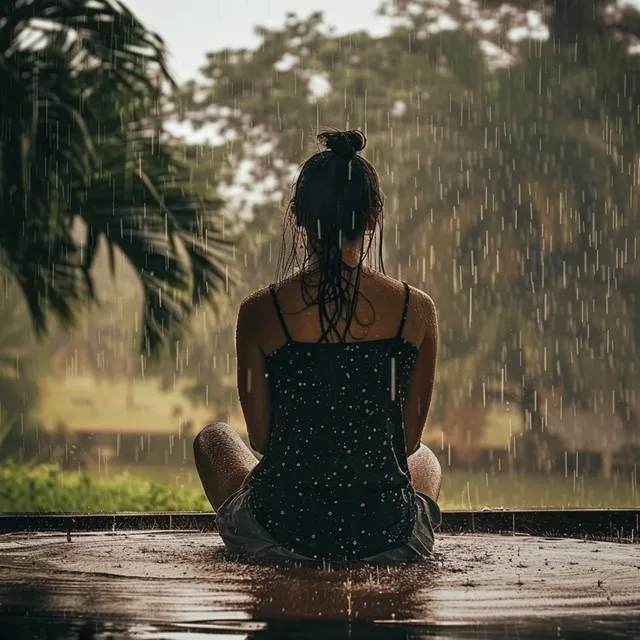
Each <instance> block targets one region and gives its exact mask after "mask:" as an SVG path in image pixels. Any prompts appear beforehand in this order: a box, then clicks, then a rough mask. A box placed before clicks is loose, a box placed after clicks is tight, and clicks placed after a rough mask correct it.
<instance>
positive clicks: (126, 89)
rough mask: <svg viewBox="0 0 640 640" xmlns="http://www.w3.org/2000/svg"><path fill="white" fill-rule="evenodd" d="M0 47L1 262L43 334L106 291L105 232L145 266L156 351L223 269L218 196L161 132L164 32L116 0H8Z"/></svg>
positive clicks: (110, 247)
mask: <svg viewBox="0 0 640 640" xmlns="http://www.w3.org/2000/svg"><path fill="white" fill-rule="evenodd" d="M0 55H1V56H2V61H3V62H2V65H0V121H1V133H0V207H1V215H0V263H2V265H4V266H5V268H7V269H8V270H9V271H10V272H11V274H12V276H13V278H14V279H15V281H16V282H17V283H18V285H19V287H20V289H21V291H22V294H23V295H24V298H25V300H26V302H27V305H28V308H29V313H30V316H31V319H32V322H33V326H34V329H35V331H36V333H37V335H39V336H41V335H43V334H45V333H46V332H47V331H48V329H49V316H50V315H53V316H54V317H55V318H57V319H58V320H59V321H61V322H62V324H63V325H64V326H72V325H73V324H74V322H75V320H76V317H77V314H78V312H80V311H81V310H82V309H84V308H86V306H87V304H88V303H92V302H95V301H97V300H98V295H97V291H96V287H95V283H94V277H93V274H92V266H93V264H94V260H95V255H96V252H97V249H98V246H99V243H100V241H101V240H103V241H104V243H105V246H106V250H107V252H108V254H109V256H110V262H111V265H112V271H113V266H114V265H115V262H116V256H117V255H118V254H121V255H123V256H124V257H125V259H126V260H127V261H128V262H129V264H131V266H132V267H133V268H134V270H135V272H136V274H137V275H138V278H139V281H140V283H141V285H142V289H143V294H144V308H143V322H142V326H143V328H142V330H141V331H140V340H139V343H140V345H141V348H142V349H143V351H144V353H145V354H146V355H149V356H155V355H157V354H158V353H159V350H160V348H161V346H162V345H163V344H166V343H168V342H171V341H172V340H175V339H176V338H177V336H178V335H179V334H180V332H181V330H182V329H183V328H184V326H185V323H186V322H187V320H188V317H189V315H190V313H191V311H192V310H193V308H194V307H196V306H198V305H200V304H202V303H204V302H209V303H211V302H212V300H213V296H214V294H216V293H217V292H220V291H223V290H225V289H226V286H227V283H228V275H227V264H225V261H226V249H227V245H228V243H226V242H224V241H223V240H222V238H221V236H220V232H219V229H218V218H217V214H216V211H217V209H219V207H220V201H219V200H218V199H217V198H213V197H211V196H210V194H206V195H205V197H202V196H200V195H197V194H195V193H194V192H192V190H191V189H190V185H189V178H190V172H189V168H188V166H187V165H186V164H185V163H184V162H182V161H180V160H179V159H178V155H177V153H176V148H175V144H174V143H172V141H171V140H170V139H169V138H168V137H167V136H166V135H165V134H164V133H163V132H162V127H161V124H162V117H163V116H164V115H165V114H164V111H163V110H164V109H165V108H166V106H167V101H166V99H165V93H166V91H165V88H166V86H167V85H173V81H172V79H171V77H170V75H169V74H168V72H167V68H166V63H165V52H164V44H163V42H162V41H161V39H160V38H158V37H157V36H156V35H155V34H153V33H151V32H149V31H148V30H147V29H146V28H145V27H144V25H142V24H141V23H140V22H139V21H138V20H137V19H136V18H135V16H134V15H133V14H132V13H131V12H130V11H128V10H127V9H126V7H125V6H124V5H122V4H121V3H120V2H115V1H112V0H97V1H96V0H66V1H65V2H60V1H59V0H38V1H37V2H36V1H35V0H7V1H6V2H4V3H2V6H0ZM78 233H81V234H82V235H83V237H84V240H83V241H80V240H79V239H78ZM231 275H232V274H231Z"/></svg>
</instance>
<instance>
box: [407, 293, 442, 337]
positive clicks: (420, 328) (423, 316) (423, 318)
mask: <svg viewBox="0 0 640 640" xmlns="http://www.w3.org/2000/svg"><path fill="white" fill-rule="evenodd" d="M409 295H410V304H409V310H410V311H409V318H408V322H410V323H411V325H412V326H413V331H414V335H415V336H416V337H417V342H418V344H420V345H423V344H424V345H427V344H428V345H430V347H431V348H435V349H437V344H438V312H437V310H436V305H435V303H434V302H433V300H432V298H431V296H430V295H429V294H428V293H426V292H425V291H422V290H421V289H418V288H416V287H411V286H410V287H409Z"/></svg>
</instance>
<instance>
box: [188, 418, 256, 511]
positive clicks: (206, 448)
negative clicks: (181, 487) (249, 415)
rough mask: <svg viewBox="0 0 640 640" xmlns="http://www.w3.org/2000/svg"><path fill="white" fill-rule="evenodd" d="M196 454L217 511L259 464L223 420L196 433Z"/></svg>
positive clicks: (204, 485)
mask: <svg viewBox="0 0 640 640" xmlns="http://www.w3.org/2000/svg"><path fill="white" fill-rule="evenodd" d="M193 453H194V456H195V460H196V469H197V470H198V475H199V476H200V481H201V482H202V486H203V488H204V492H205V493H206V494H207V498H209V502H210V503H211V506H212V507H213V508H214V509H215V510H216V511H217V510H218V509H219V508H220V505H221V504H222V503H223V502H224V501H225V500H226V499H227V498H228V497H229V496H230V495H231V494H232V493H234V492H235V491H237V490H238V489H239V488H240V487H241V486H242V483H243V482H244V481H245V480H246V479H247V476H248V475H249V473H250V472H251V471H252V469H253V468H254V467H255V466H256V465H257V464H258V460H257V459H256V457H255V456H254V455H253V453H252V452H251V450H250V449H249V447H247V445H246V444H245V443H244V442H243V441H242V438H241V437H240V436H239V435H238V434H237V433H236V432H235V431H234V430H233V429H232V428H231V427H230V426H229V425H228V424H224V423H222V422H215V423H213V424H209V425H207V426H206V427H205V428H204V429H203V430H202V431H201V432H200V433H199V434H198V435H197V436H196V439H195V440H194V442H193Z"/></svg>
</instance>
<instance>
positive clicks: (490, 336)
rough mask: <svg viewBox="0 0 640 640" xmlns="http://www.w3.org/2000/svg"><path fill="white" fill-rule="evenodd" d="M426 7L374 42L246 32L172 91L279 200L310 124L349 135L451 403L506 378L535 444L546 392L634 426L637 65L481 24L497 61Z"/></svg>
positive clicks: (613, 52)
mask: <svg viewBox="0 0 640 640" xmlns="http://www.w3.org/2000/svg"><path fill="white" fill-rule="evenodd" d="M413 4H414V5H415V4H416V3H413ZM434 4H438V5H440V6H441V5H442V3H433V2H428V1H427V0H425V2H423V3H421V6H422V8H423V10H420V11H416V10H415V7H413V8H412V9H411V11H410V12H407V14H406V15H404V18H405V22H404V23H400V24H398V25H397V26H396V27H395V28H394V29H393V30H392V32H391V33H390V34H389V35H388V36H384V37H382V38H373V37H371V36H370V35H368V34H366V33H354V34H349V35H347V36H342V37H338V36H335V35H334V34H332V32H331V31H330V30H328V29H327V28H326V25H325V24H324V23H323V21H322V18H321V16H319V15H314V16H311V18H309V19H308V20H306V21H305V20H299V19H297V18H295V16H290V17H289V18H288V19H287V22H286V23H285V25H284V27H283V28H282V29H279V30H267V29H261V30H260V31H259V32H260V34H261V35H262V37H263V43H262V45H261V46H260V47H259V48H258V49H257V50H255V51H244V50H243V51H223V52H219V53H215V54H210V55H209V57H208V63H207V66H206V67H205V68H204V73H205V75H207V76H208V80H209V81H208V83H207V85H206V86H204V87H196V85H194V84H192V85H190V86H188V87H186V88H185V91H184V93H183V96H182V97H183V100H184V102H185V105H186V110H187V114H188V115H190V117H192V119H194V120H195V121H196V122H198V123H202V122H204V121H206V119H207V118H208V117H209V116H207V115H206V114H208V113H216V114H219V115H220V117H221V119H222V123H223V126H224V127H226V129H229V130H231V131H233V132H234V139H235V140H236V141H240V142H234V143H231V144H233V145H235V146H234V148H235V150H236V153H237V155H238V157H240V158H251V159H253V160H255V165H254V171H255V174H256V178H257V179H264V177H265V175H269V174H274V175H275V179H276V181H278V180H279V179H281V178H282V180H283V183H282V190H283V191H284V181H285V180H289V179H290V177H289V174H287V172H288V171H290V167H291V166H292V165H295V164H296V163H297V162H298V161H300V160H301V159H302V158H303V156H304V155H306V152H307V148H308V146H309V145H308V142H307V141H308V138H309V136H308V134H307V132H309V131H311V130H312V129H313V127H314V126H315V125H316V124H317V123H329V124H333V125H337V126H361V127H362V128H363V129H365V130H366V132H367V134H368V137H369V146H368V148H367V150H366V153H367V154H368V157H370V158H372V159H373V161H374V162H375V163H376V165H377V166H378V168H379V169H380V172H381V175H382V179H383V187H384V190H385V193H386V195H387V204H386V209H385V217H386V221H387V222H386V225H387V228H389V226H391V234H389V235H388V236H387V240H389V239H391V243H388V245H387V247H388V249H387V255H386V259H387V260H386V261H387V265H389V264H390V265H392V267H391V269H390V271H391V272H392V274H393V275H398V276H400V277H403V278H404V279H407V280H409V281H410V282H412V283H413V284H417V285H422V286H423V287H424V288H426V289H427V290H428V291H430V293H432V295H433V296H434V298H435V300H436V303H437V305H438V307H439V309H440V317H441V329H442V337H443V347H442V353H441V355H442V360H443V364H444V366H443V367H442V369H441V370H442V376H441V377H442V379H443V380H446V379H449V380H450V384H451V385H456V386H457V388H458V389H459V390H460V392H464V393H465V394H467V387H468V384H472V385H475V386H476V388H477V386H478V385H481V384H482V379H483V378H485V379H486V378H487V377H496V378H497V379H498V380H500V379H503V378H504V379H505V382H506V383H509V382H517V383H519V384H520V385H521V386H522V388H523V393H522V396H523V398H524V401H523V412H524V414H525V418H526V422H527V424H528V425H529V427H530V430H531V431H532V432H534V433H538V432H540V431H541V430H542V429H543V428H544V421H543V413H542V412H541V411H540V404H539V402H538V399H539V398H540V396H541V392H542V391H543V390H545V389H546V388H548V387H549V386H556V388H559V387H560V386H562V392H563V394H565V395H566V400H567V402H569V403H570V402H576V403H578V404H582V405H584V406H588V407H589V408H590V409H592V410H594V411H595V410H602V407H603V402H604V398H611V397H613V398H614V401H613V402H614V405H615V407H616V410H617V411H619V412H620V414H621V415H622V416H623V417H624V418H625V419H626V420H627V421H628V424H633V422H634V420H633V415H632V411H631V408H630V403H629V402H628V399H629V398H630V396H631V394H632V392H633V389H634V388H635V386H636V380H637V374H638V371H637V364H636V359H635V353H636V349H637V347H636V344H638V343H637V341H632V340H629V341H628V342H627V341H626V338H627V337H628V336H630V334H631V333H632V332H633V327H634V324H635V326H640V322H636V321H635V320H634V319H633V316H632V315H631V314H632V313H635V312H634V307H633V304H632V302H633V299H632V296H631V295H630V296H629V297H625V294H624V290H623V283H624V282H630V283H632V282H633V281H632V280H631V279H630V276H629V277H627V276H626V275H625V274H626V273H627V272H629V273H631V272H632V271H633V269H635V268H636V266H635V265H636V260H637V254H634V253H633V251H631V247H630V244H629V238H632V237H633V234H634V233H637V229H638V226H637V224H638V209H637V203H636V202H635V198H636V191H635V190H636V186H635V184H634V180H635V178H634V176H635V175H636V173H635V172H636V169H634V168H633V167H634V165H633V162H634V157H635V156H634V155H633V153H634V152H633V148H634V147H633V146H629V145H630V144H631V143H630V137H631V138H632V136H633V135H635V134H632V135H631V136H629V135H627V134H626V132H624V131H623V129H622V128H621V124H620V122H621V121H620V118H621V117H622V115H621V111H613V109H617V110H621V109H622V110H627V112H628V110H629V108H630V107H629V104H628V103H626V102H624V101H614V100H613V96H614V95H615V94H614V88H618V89H619V95H621V96H629V95H630V93H629V92H630V91H631V85H628V86H627V92H626V93H624V91H623V87H624V82H625V80H624V78H625V74H626V73H627V72H628V70H629V68H631V65H633V64H635V63H634V62H633V61H632V59H631V58H629V57H628V53H627V52H626V50H624V49H621V48H615V47H613V46H610V43H609V42H608V41H603V40H601V39H598V37H597V36H596V35H595V34H591V35H590V36H589V38H588V42H587V43H586V44H585V45H584V46H585V47H586V49H587V50H588V51H590V52H591V54H590V58H589V60H590V62H589V64H588V65H585V64H584V63H583V62H582V61H581V60H578V59H576V56H575V51H574V49H573V48H572V47H570V46H565V45H562V46H559V45H557V44H554V43H553V42H546V43H545V42H542V41H539V40H526V41H524V42H521V43H512V44H508V45H507V44H506V41H505V39H504V31H502V30H500V29H498V31H497V35H496V41H498V42H502V41H504V42H505V44H504V47H505V53H508V54H509V55H510V64H506V65H505V66H501V65H499V64H497V61H496V60H495V59H493V58H490V57H489V58H488V57H487V56H485V55H484V54H483V51H482V48H481V45H482V40H483V37H482V31H481V29H480V28H479V26H478V25H477V18H478V16H477V14H473V13H470V14H468V13H466V9H464V7H463V6H462V5H463V3H455V2H452V3H450V5H453V6H454V8H455V6H457V7H458V8H459V9H460V16H459V17H461V18H464V19H465V20H466V21H467V22H466V23H464V24H463V27H464V28H462V27H461V28H458V29H455V30H451V31H445V32H436V31H435V30H434V28H433V27H434V23H435V22H436V20H437V19H438V12H437V11H435V10H432V9H433V5H434ZM466 4H468V3H466ZM501 38H502V40H501ZM605 69H609V72H610V73H609V77H608V76H607V74H605V73H604V70H605ZM320 78H322V79H323V83H322V84H323V87H324V88H323V91H322V92H318V91H315V90H314V86H317V85H318V84H319V79H320ZM612 78H613V80H612ZM314 82H315V84H314ZM638 86H640V84H639V85H638ZM634 87H635V85H634ZM634 90H635V89H634ZM216 117H217V116H216ZM623 133H624V135H622V134H623ZM256 140H257V141H260V143H261V144H262V143H264V145H263V148H262V149H261V152H260V153H257V152H256V150H255V146H253V141H256ZM276 161H279V164H276ZM272 167H275V169H274V170H273V171H272ZM625 243H626V244H625ZM621 256H624V258H622V257H621ZM629 286H630V287H632V286H633V284H630V285H629ZM636 331H637V330H636ZM616 332H619V333H621V334H622V335H624V336H625V339H624V340H621V339H618V340H612V335H615V333H616ZM447 360H448V361H449V363H447V362H444V361H447ZM448 371H449V372H451V373H450V375H449V374H448ZM461 372H462V373H461ZM453 395H454V394H450V396H449V397H452V396H453ZM467 396H468V394H467ZM473 397H477V394H475V395H473Z"/></svg>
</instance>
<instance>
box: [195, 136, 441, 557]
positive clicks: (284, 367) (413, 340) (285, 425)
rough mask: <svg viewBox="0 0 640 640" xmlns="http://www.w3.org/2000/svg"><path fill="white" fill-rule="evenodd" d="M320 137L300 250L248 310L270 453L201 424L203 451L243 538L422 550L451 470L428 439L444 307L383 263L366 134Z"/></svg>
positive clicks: (321, 550) (248, 356)
mask: <svg viewBox="0 0 640 640" xmlns="http://www.w3.org/2000/svg"><path fill="white" fill-rule="evenodd" d="M318 138H319V141H320V142H321V143H323V144H324V147H325V149H324V150H323V151H320V152H318V153H316V154H315V155H313V156H311V157H310V158H309V159H308V160H307V161H306V162H305V163H304V165H303V166H302V169H301V172H300V175H299V177H298V179H297V182H296V184H295V187H294V191H293V196H292V198H291V202H290V204H289V207H288V211H287V219H288V221H289V222H290V223H291V226H292V229H293V236H294V237H293V242H294V244H293V247H292V250H291V255H290V256H289V258H288V260H282V259H281V261H280V269H279V271H280V277H279V278H278V280H277V282H276V283H275V284H272V285H270V286H269V287H267V288H265V289H261V290H260V291H257V292H255V293H254V294H253V295H251V296H249V297H248V298H247V299H246V300H244V301H243V303H242V305H241V307H240V312H239V316H238V324H237V335H236V350H237V361H238V391H239V395H240V402H241V405H242V410H243V413H244V417H245V419H246V424H247V430H248V433H249V440H250V443H251V446H252V447H253V448H254V449H255V450H256V451H258V452H259V453H261V454H263V457H262V459H261V460H260V461H259V462H258V460H257V459H256V457H255V456H254V454H253V453H252V452H251V451H250V449H249V448H248V447H246V446H245V444H244V443H243V442H242V439H241V438H240V436H239V435H238V434H237V433H236V432H235V431H234V430H233V429H232V428H231V427H229V426H227V425H224V424H212V425H209V426H207V427H206V428H205V429H204V430H203V431H202V432H201V433H200V434H199V435H198V437H197V438H196V441H195V460H196V465H197V468H198V473H199V474H200V478H201V480H202V484H203V486H204V489H205V492H206V494H207V496H208V498H209V500H210V501H211V504H212V506H213V507H214V509H215V510H216V511H217V523H218V530H219V532H220V536H221V537H222V539H223V541H224V543H225V545H226V546H227V548H228V549H229V550H230V551H231V552H233V553H237V554H242V555H245V556H250V557H252V558H254V559H257V560H296V561H304V560H313V561H317V560H337V561H362V562H368V563H393V562H410V561H415V560H420V559H423V558H427V557H428V556H430V555H431V552H432V548H433V544H434V528H437V527H438V526H439V524H440V509H439V508H438V505H437V504H436V500H437V499H438V494H439V492H440V483H441V479H442V472H441V469H440V465H439V463H438V460H437V459H436V457H435V455H434V454H433V453H432V452H431V450H430V449H428V448H427V447H426V446H424V445H422V444H421V443H420V438H421V435H422V430H423V427H424V424H425V421H426V418H427V413H428V412H429V404H430V402H431V394H432V390H433V381H434V374H435V367H436V355H437V349H438V325H437V316H436V310H435V307H434V304H433V302H432V300H431V298H429V296H428V295H426V294H425V293H423V292H422V291H420V290H418V289H414V288H413V287H410V286H408V285H407V284H406V283H403V282H399V281H397V280H394V279H393V278H390V277H388V276H386V275H385V274H384V268H383V265H382V259H381V256H382V238H381V236H382V233H381V227H382V213H383V196H382V193H381V190H380V187H379V183H378V177H377V174H376V171H375V169H374V168H373V166H372V165H371V164H370V163H369V162H368V161H367V160H365V159H364V158H363V157H362V156H361V155H360V154H359V152H360V151H361V150H362V149H363V148H364V147H365V144H366V139H365V136H364V134H363V133H362V132H360V131H356V130H353V131H344V132H325V133H321V134H320V135H319V136H318ZM378 229H379V230H380V233H379V234H378V235H379V239H378V265H377V268H373V267H371V266H368V265H369V264H371V263H372V260H371V256H370V255H369V254H370V248H371V245H372V239H373V238H374V237H375V236H376V230H378ZM285 244H286V243H283V249H284V246H285Z"/></svg>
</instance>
